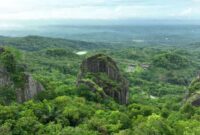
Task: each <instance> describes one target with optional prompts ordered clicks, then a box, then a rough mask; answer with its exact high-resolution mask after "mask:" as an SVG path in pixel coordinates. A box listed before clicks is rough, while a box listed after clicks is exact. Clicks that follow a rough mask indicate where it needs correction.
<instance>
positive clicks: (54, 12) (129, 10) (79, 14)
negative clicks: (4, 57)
mask: <svg viewBox="0 0 200 135" xmlns="http://www.w3.org/2000/svg"><path fill="white" fill-rule="evenodd" d="M173 1H174V0H163V1H159V0H152V1H145V0H0V21H2V20H32V19H118V18H166V17H170V16H171V17H172V15H173V17H175V16H193V14H195V15H199V14H197V12H199V10H198V8H197V5H198V4H194V3H200V0H191V1H190V5H189V6H190V7H187V6H183V7H182V6H180V5H179V4H181V5H184V1H185V0H183V2H181V1H182V0H181V1H176V2H175V3H176V4H173ZM188 1H189V0H187V2H188ZM199 9H200V8H199ZM199 16H200V15H199Z"/></svg>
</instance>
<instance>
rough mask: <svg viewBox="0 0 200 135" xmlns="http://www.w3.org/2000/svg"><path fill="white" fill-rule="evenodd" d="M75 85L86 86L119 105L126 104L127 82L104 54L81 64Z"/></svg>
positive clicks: (110, 59) (114, 64) (112, 61)
mask: <svg viewBox="0 0 200 135" xmlns="http://www.w3.org/2000/svg"><path fill="white" fill-rule="evenodd" d="M77 84H78V86H80V85H81V84H84V85H87V86H89V87H90V89H91V90H93V91H101V95H102V96H103V97H106V96H109V97H112V98H114V99H115V100H116V101H117V102H118V103H120V104H127V103H128V81H127V80H126V79H125V78H124V77H123V76H122V74H121V73H120V71H119V69H118V67H117V65H116V63H115V62H114V60H113V59H112V58H110V57H108V56H106V55H104V54H97V55H95V56H92V57H89V58H87V59H85V60H84V61H83V62H82V64H81V66H80V73H79V75H78V80H77ZM102 90H103V91H102Z"/></svg>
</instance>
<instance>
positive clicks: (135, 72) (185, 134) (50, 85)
mask: <svg viewBox="0 0 200 135" xmlns="http://www.w3.org/2000/svg"><path fill="white" fill-rule="evenodd" d="M0 46H1V49H0V84H1V87H0V134H1V135H199V134H200V108H199V106H200V93H199V92H200V72H199V69H200V43H196V42H195V43H192V44H190V45H189V47H188V45H182V46H181V47H180V45H177V46H176V45H173V46H162V45H155V46H148V45H138V44H137V43H135V44H134V43H123V44H122V43H105V42H86V41H78V40H67V39H59V38H47V37H39V36H27V37H15V38H14V37H13V38H11V37H3V36H2V37H0ZM93 56H98V57H101V59H98V60H99V61H100V62H102V60H104V61H107V63H106V64H107V65H109V67H110V69H112V71H113V72H117V73H113V74H114V75H115V74H117V76H119V77H118V78H117V79H115V78H116V77H114V79H113V78H112V77H111V78H109V76H107V75H106V74H105V73H104V72H103V71H104V70H102V73H98V74H95V75H94V73H89V72H88V73H85V74H84V78H83V77H82V76H81V77H82V78H83V79H82V80H83V81H84V82H85V83H90V84H92V85H93V87H94V88H95V90H93V89H92V88H91V87H89V86H88V85H78V84H77V83H78V81H79V77H80V74H81V72H83V71H85V70H84V66H81V65H84V62H85V61H86V60H88V61H89V62H90V59H88V58H93ZM88 61H86V62H85V63H89V62H88ZM93 70H94V69H93V68H92V66H91V71H93ZM95 71H96V70H95ZM98 71H100V72H101V70H98ZM5 72H6V76H9V81H10V82H9V84H8V85H5V83H8V81H5V75H4V73H5ZM27 74H28V75H27ZM109 74H110V73H109ZM26 76H31V78H32V82H35V83H36V84H37V85H36V86H38V87H39V86H40V85H41V86H40V89H41V91H40V92H38V93H37V94H36V95H35V96H34V97H33V98H31V99H30V98H26V97H25V98H21V100H20V102H19V100H18V98H17V94H16V93H20V92H21V91H23V89H25V87H27V86H26V85H24V84H26ZM7 78H8V77H7ZM124 80H126V81H127V82H126V81H124ZM29 81H30V80H29ZM38 83H39V84H38ZM85 83H83V84H85ZM11 84H12V85H11ZM97 84H98V85H97ZM125 85H127V87H128V88H126V86H125ZM19 89H20V90H21V91H19ZM123 89H126V90H127V89H128V94H127V96H128V97H127V99H128V101H127V102H126V101H124V102H122V101H120V102H118V99H119V98H115V97H116V95H117V94H116V93H118V92H119V90H123ZM104 90H106V91H104ZM109 94H110V95H113V96H109ZM102 95H103V96H102ZM117 97H120V94H119V95H117Z"/></svg>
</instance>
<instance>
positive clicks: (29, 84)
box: [16, 74, 44, 103]
mask: <svg viewBox="0 0 200 135" xmlns="http://www.w3.org/2000/svg"><path fill="white" fill-rule="evenodd" d="M43 90H44V87H43V86H42V85H41V84H40V83H39V82H37V81H36V80H34V79H33V78H32V76H31V75H29V74H26V75H25V84H24V88H18V89H17V91H16V95H17V100H18V102H20V103H21V102H24V101H27V100H30V99H32V98H33V97H34V96H36V95H37V94H38V93H39V92H41V91H43Z"/></svg>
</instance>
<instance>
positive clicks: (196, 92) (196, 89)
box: [186, 78, 200, 107]
mask: <svg viewBox="0 0 200 135" xmlns="http://www.w3.org/2000/svg"><path fill="white" fill-rule="evenodd" d="M186 102H187V103H190V104H192V105H193V106H198V107H199V106H200V78H196V79H195V80H193V81H192V83H191V84H190V86H189V90H188V92H187V94H186Z"/></svg>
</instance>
